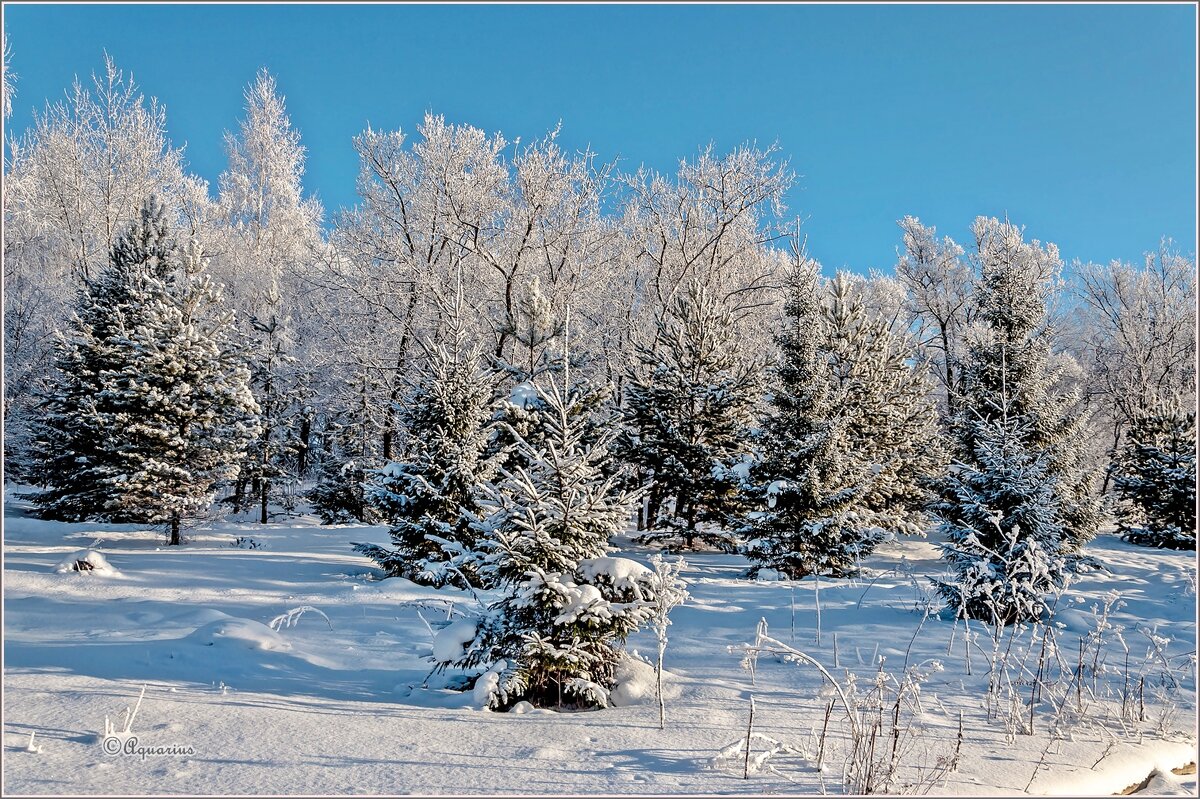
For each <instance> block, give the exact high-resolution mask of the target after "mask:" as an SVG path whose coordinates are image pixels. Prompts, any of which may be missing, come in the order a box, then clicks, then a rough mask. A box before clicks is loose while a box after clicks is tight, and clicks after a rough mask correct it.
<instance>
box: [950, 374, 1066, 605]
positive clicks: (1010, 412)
mask: <svg viewBox="0 0 1200 799" xmlns="http://www.w3.org/2000/svg"><path fill="white" fill-rule="evenodd" d="M1015 404H1016V403H1014V402H1013V401H1012V399H1011V397H1010V396H1009V395H1008V393H1007V391H1005V390H1004V389H1003V388H1002V390H1001V393H1000V395H999V396H998V397H996V398H994V399H993V400H991V401H989V407H988V410H989V412H988V413H986V414H984V413H977V414H976V415H975V417H974V418H973V419H971V420H960V425H962V426H965V427H969V428H970V438H969V442H970V444H969V445H970V447H971V452H970V457H969V458H967V459H965V461H964V462H960V463H956V464H954V465H953V466H952V467H951V468H950V471H949V473H948V475H947V476H946V477H945V478H944V480H943V481H942V483H941V492H942V496H941V498H940V500H939V501H937V502H935V503H934V504H933V506H932V509H933V513H934V514H935V515H936V516H937V517H938V519H939V520H940V529H941V532H942V533H943V534H944V536H945V539H946V543H945V544H944V545H943V556H944V557H945V559H946V561H947V562H948V563H949V565H950V568H951V570H952V571H953V572H954V577H953V579H952V580H944V581H940V580H934V581H933V582H934V584H935V586H936V587H937V590H938V592H939V593H940V594H941V595H942V598H943V599H945V600H946V605H947V608H948V609H949V610H951V611H952V612H953V613H955V614H956V616H957V617H959V618H970V619H978V620H981V621H984V622H987V623H990V624H993V625H996V626H1003V625H1006V624H1010V623H1014V622H1021V621H1029V620H1033V619H1045V618H1046V617H1047V615H1048V614H1049V612H1050V610H1051V607H1052V602H1051V599H1052V597H1054V596H1055V595H1056V594H1057V593H1058V592H1059V591H1060V590H1061V589H1062V587H1063V584H1064V573H1065V569H1066V562H1065V560H1064V558H1063V554H1062V542H1063V540H1064V533H1065V529H1066V525H1067V524H1068V520H1067V517H1066V515H1065V513H1064V505H1063V502H1062V492H1061V490H1060V487H1059V485H1058V481H1057V478H1056V477H1055V476H1054V475H1053V473H1052V470H1051V461H1050V456H1049V453H1047V452H1046V451H1045V450H1040V449H1031V448H1030V446H1029V443H1028V442H1029V439H1030V437H1031V432H1032V430H1031V426H1030V424H1029V420H1028V419H1026V418H1024V417H1022V416H1020V415H1017V414H1016V413H1015V412H1014V406H1015Z"/></svg>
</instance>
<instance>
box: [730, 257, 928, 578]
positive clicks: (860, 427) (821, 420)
mask: <svg viewBox="0 0 1200 799" xmlns="http://www.w3.org/2000/svg"><path fill="white" fill-rule="evenodd" d="M784 310H785V316H786V319H787V323H786V328H785V330H784V332H783V333H782V334H781V335H780V336H779V337H778V339H777V341H778V344H779V347H780V361H779V363H778V365H777V366H776V367H775V368H774V369H773V370H772V371H773V373H774V376H775V385H773V386H772V387H771V388H772V392H771V400H770V402H771V412H770V413H769V415H768V416H767V418H766V420H765V421H764V425H763V427H764V430H763V434H762V436H761V442H762V447H763V456H762V459H761V461H760V462H759V463H757V464H755V465H754V466H753V467H752V470H751V482H752V483H754V484H755V489H754V490H755V493H756V494H757V496H758V497H759V499H760V502H763V503H764V504H766V506H767V507H766V509H765V510H761V505H760V506H759V507H760V510H756V511H754V512H751V513H749V514H747V520H748V524H747V526H746V529H745V531H744V532H745V534H746V535H747V536H749V537H751V539H752V541H751V543H750V544H749V546H748V548H747V551H746V554H747V556H748V557H749V558H750V559H751V560H752V561H754V562H755V564H756V565H755V567H754V569H753V570H752V573H754V572H757V571H758V570H759V569H762V568H764V567H770V568H772V569H775V570H777V571H780V572H782V573H783V574H786V575H787V576H789V577H792V578H796V577H803V576H805V575H807V574H828V575H833V576H841V575H844V574H847V573H849V572H850V571H852V570H853V568H854V566H855V563H856V562H857V560H858V559H859V558H861V557H862V556H864V555H866V554H869V553H870V552H871V551H872V549H873V548H874V547H875V546H876V545H877V544H878V543H879V541H881V540H883V539H884V538H885V537H887V536H890V535H894V534H896V533H909V534H920V533H921V532H922V525H923V522H924V517H923V515H922V513H921V511H922V509H923V506H924V504H925V502H926V500H927V491H926V489H925V488H924V481H925V480H926V479H927V478H928V477H929V476H930V475H931V474H933V473H934V472H935V470H936V468H937V465H938V462H939V452H938V449H937V447H936V445H934V444H933V442H934V440H935V439H936V435H935V434H936V423H937V419H936V411H935V409H934V406H933V403H932V401H931V397H930V384H929V382H928V380H927V378H926V374H925V368H924V367H921V368H916V369H914V368H912V367H910V366H909V365H908V363H906V359H905V351H906V348H905V346H904V344H905V342H904V341H903V340H901V339H899V338H898V337H896V336H894V335H893V334H892V333H890V332H889V330H888V327H887V325H886V323H884V322H883V321H881V320H874V319H872V318H871V317H870V316H869V315H868V314H867V312H866V309H865V307H864V305H863V300H862V298H861V296H860V295H859V294H858V293H856V292H854V291H853V287H852V285H851V282H850V279H849V276H847V275H846V274H844V273H839V274H838V275H837V277H836V278H835V279H834V280H833V281H832V282H831V284H830V285H829V286H828V288H827V289H823V288H822V287H821V286H820V278H819V276H818V266H817V264H815V263H814V262H812V261H810V260H807V259H801V260H800V261H799V262H798V263H797V264H795V265H794V266H793V268H792V271H791V273H790V275H789V281H788V296H787V300H786V302H785V306H784Z"/></svg>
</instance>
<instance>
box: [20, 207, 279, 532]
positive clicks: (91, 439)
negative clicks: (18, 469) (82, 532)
mask: <svg viewBox="0 0 1200 799" xmlns="http://www.w3.org/2000/svg"><path fill="white" fill-rule="evenodd" d="M85 286H86V288H85V289H84V290H83V291H82V292H81V294H80V297H79V301H78V305H77V310H76V313H75V315H74V316H73V317H72V320H71V328H70V330H69V332H68V333H67V335H65V336H63V337H61V338H60V339H59V341H58V343H57V355H58V357H57V362H56V366H57V373H56V375H55V380H54V383H53V388H52V390H51V392H50V393H49V395H48V396H47V397H46V398H45V401H44V403H43V406H42V409H41V414H40V417H39V420H38V424H37V427H36V436H35V439H34V442H35V454H36V460H37V464H38V466H37V476H38V478H39V482H40V483H41V484H43V485H45V486H47V489H46V490H45V491H43V492H42V493H40V494H39V495H37V497H36V501H37V503H38V504H39V505H40V506H41V508H42V511H43V513H44V514H45V515H46V516H47V517H49V518H55V519H65V520H81V519H101V520H113V521H136V522H148V523H161V524H164V525H166V526H167V528H168V530H169V533H170V543H172V544H178V543H180V527H181V525H182V524H183V523H184V522H185V521H187V520H188V519H190V518H191V517H193V516H196V515H199V514H200V513H202V512H203V511H205V510H206V509H207V508H208V506H209V504H210V503H211V502H212V497H213V494H212V492H213V486H214V484H215V483H216V482H217V481H218V480H219V479H221V478H224V477H229V476H231V475H232V474H233V473H235V472H236V466H235V464H236V462H237V459H238V456H239V455H240V453H241V452H242V451H243V450H244V448H245V447H246V445H247V443H248V442H249V440H250V439H251V438H253V437H254V436H255V435H257V433H258V421H257V411H258V408H257V406H256V404H255V402H254V398H253V396H252V395H251V394H250V391H249V388H248V379H249V376H248V374H247V371H246V368H245V367H244V366H243V365H242V363H241V360H240V356H239V354H238V353H237V352H236V351H235V349H234V348H233V347H232V345H231V338H232V332H233V331H232V328H233V324H234V321H233V318H232V314H230V313H229V312H228V311H224V310H222V309H221V297H220V294H219V292H218V291H217V289H216V288H214V286H213V285H212V283H211V282H210V281H209V279H208V277H207V276H206V275H205V274H204V273H203V263H202V254H201V252H200V251H199V248H198V247H195V246H191V247H188V248H187V249H186V250H184V251H182V252H181V251H180V249H179V247H178V246H177V245H176V243H175V242H174V240H173V239H172V237H171V233H170V231H169V228H168V225H167V220H166V218H165V212H164V209H163V206H162V205H161V204H159V203H157V202H156V201H155V200H154V199H153V198H151V199H150V200H149V201H148V202H147V203H146V204H145V205H144V206H143V208H142V213H141V215H140V217H139V218H138V219H137V220H136V221H135V222H134V223H133V224H132V225H131V226H130V227H129V229H128V231H127V232H126V234H125V235H124V236H122V237H121V238H119V239H118V241H117V243H116V244H114V245H113V248H112V251H111V254H110V260H109V265H108V267H107V268H105V269H104V270H102V271H101V272H100V273H99V274H98V275H97V276H96V277H95V278H89V279H88V280H87V281H86V283H85Z"/></svg>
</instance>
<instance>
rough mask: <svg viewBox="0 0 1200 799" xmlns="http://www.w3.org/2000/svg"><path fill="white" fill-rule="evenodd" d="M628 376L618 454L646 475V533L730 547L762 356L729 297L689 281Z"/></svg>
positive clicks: (688, 544)
mask: <svg viewBox="0 0 1200 799" xmlns="http://www.w3.org/2000/svg"><path fill="white" fill-rule="evenodd" d="M639 358H640V360H641V367H640V369H638V370H637V371H635V372H633V373H632V374H630V375H629V376H628V382H627V384H626V393H625V408H624V411H625V420H624V421H625V425H624V431H623V435H622V438H621V441H620V452H621V457H622V458H623V459H624V460H625V461H626V462H628V463H629V464H631V465H633V466H634V467H635V468H637V469H638V470H639V471H640V473H641V474H642V475H643V476H644V478H645V479H646V480H647V481H648V482H649V498H648V505H647V510H646V527H647V532H646V533H645V534H644V535H643V536H642V537H641V539H640V540H643V541H662V542H669V543H672V544H674V545H680V544H681V545H682V546H684V547H687V548H689V549H690V548H693V547H694V546H695V544H696V542H697V541H702V542H704V543H707V544H711V545H714V546H718V547H722V548H725V549H731V548H732V547H733V546H734V543H733V540H732V538H731V537H730V536H729V534H728V533H727V532H726V531H725V530H723V529H722V527H723V526H724V525H725V524H726V523H727V522H728V519H729V516H730V514H731V513H732V512H733V511H734V510H735V509H736V507H737V503H738V501H739V480H738V478H737V476H736V474H735V472H734V468H735V467H736V466H737V465H738V463H739V462H740V461H741V460H742V458H743V455H744V454H745V452H746V438H747V434H748V432H749V428H750V426H751V424H752V423H753V419H754V416H753V410H754V404H755V401H756V400H757V393H758V387H759V386H758V364H756V363H754V362H752V361H750V360H749V359H747V358H746V357H745V356H744V355H743V353H742V352H741V351H740V346H739V341H738V340H737V337H736V332H735V330H734V327H733V324H732V314H731V312H730V311H729V309H728V308H727V307H726V306H725V304H724V303H723V302H722V301H721V300H720V299H719V298H718V297H717V296H716V295H714V294H713V293H712V292H710V291H709V290H708V289H706V288H705V287H704V286H702V285H700V284H698V283H693V284H691V285H690V286H688V287H687V289H686V290H685V291H684V292H682V293H681V294H680V296H679V297H678V298H677V299H676V300H675V301H674V302H673V303H671V305H670V306H669V307H668V308H667V309H666V311H665V312H664V313H663V314H662V315H661V317H660V319H659V323H658V326H657V336H656V341H655V343H653V344H651V345H648V346H642V347H640V348H639Z"/></svg>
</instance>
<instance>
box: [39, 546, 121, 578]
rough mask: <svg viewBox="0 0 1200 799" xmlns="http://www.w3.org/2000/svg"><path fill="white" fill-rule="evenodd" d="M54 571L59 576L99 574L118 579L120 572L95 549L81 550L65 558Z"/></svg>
mask: <svg viewBox="0 0 1200 799" xmlns="http://www.w3.org/2000/svg"><path fill="white" fill-rule="evenodd" d="M54 571H55V572H57V573H58V574H70V573H71V572H76V573H80V574H99V575H104V576H105V577H116V576H117V575H118V574H119V572H118V571H117V570H116V569H114V568H113V567H112V566H110V565H109V563H108V561H107V560H106V559H105V557H104V556H103V555H101V554H100V553H99V552H97V551H96V550H94V549H80V550H78V551H77V552H73V553H72V554H70V555H68V556H67V557H65V558H63V559H62V560H61V561H60V562H59V564H58V565H57V566H55V567H54Z"/></svg>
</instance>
